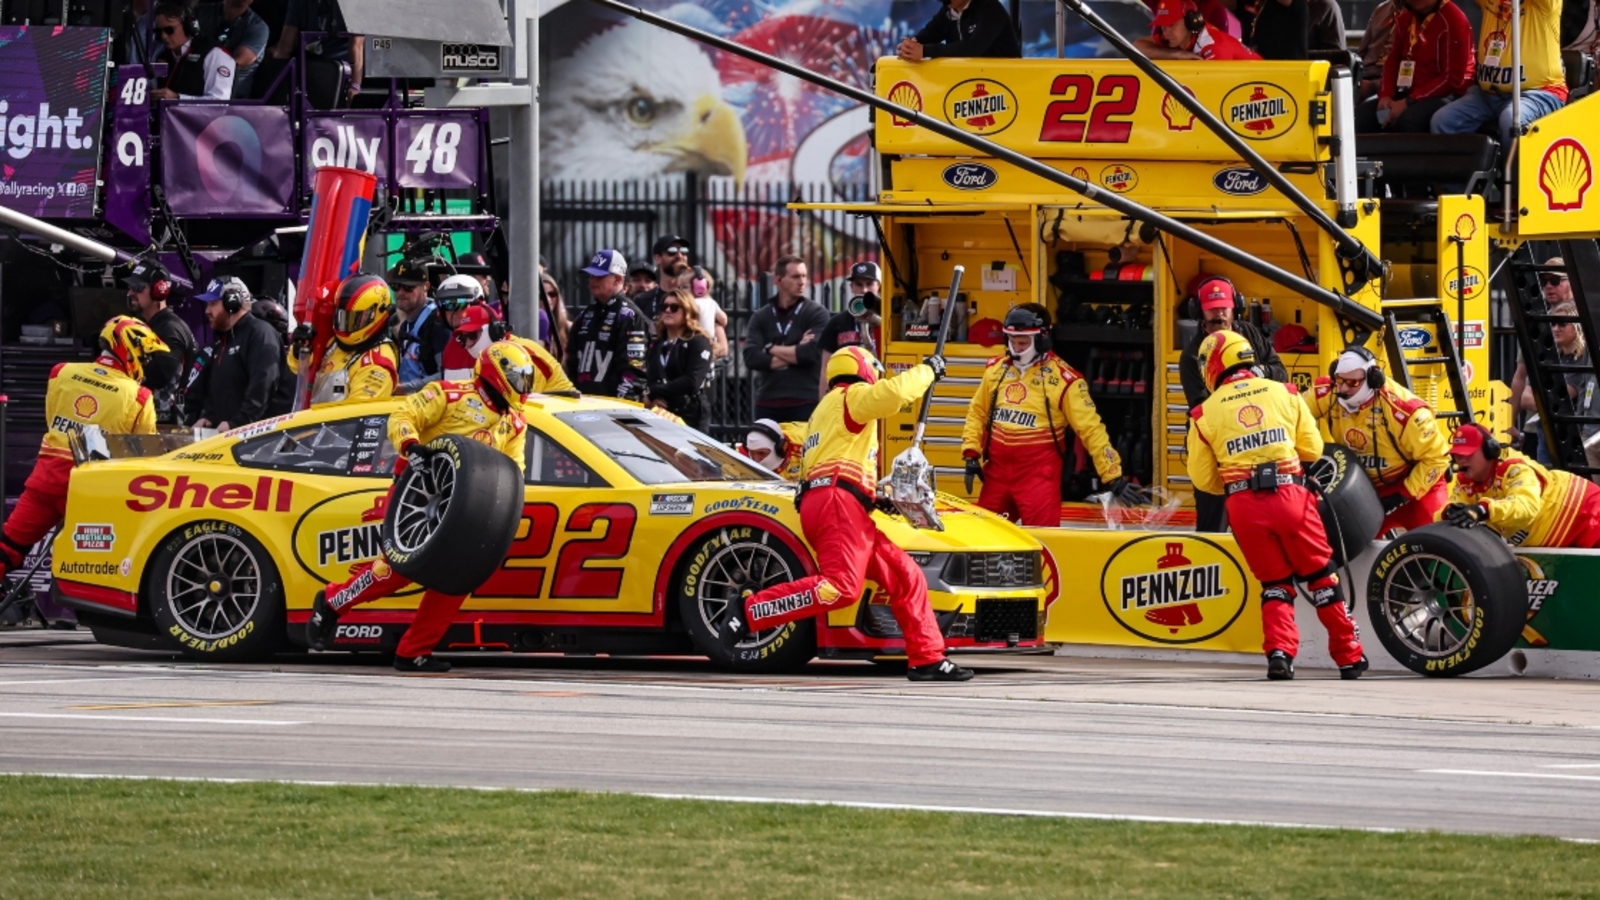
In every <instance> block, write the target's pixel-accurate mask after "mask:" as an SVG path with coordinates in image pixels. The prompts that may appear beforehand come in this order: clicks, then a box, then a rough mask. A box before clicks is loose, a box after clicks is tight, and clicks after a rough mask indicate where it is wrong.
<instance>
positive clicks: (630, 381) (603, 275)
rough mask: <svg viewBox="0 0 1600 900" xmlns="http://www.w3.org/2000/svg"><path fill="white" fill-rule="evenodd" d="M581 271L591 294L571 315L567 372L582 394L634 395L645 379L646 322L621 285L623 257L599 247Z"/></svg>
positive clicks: (640, 392)
mask: <svg viewBox="0 0 1600 900" xmlns="http://www.w3.org/2000/svg"><path fill="white" fill-rule="evenodd" d="M583 272H584V274H585V275H588V276H589V295H590V297H591V298H593V299H592V300H591V302H590V303H589V305H588V306H585V307H584V308H583V310H582V311H581V312H579V313H578V315H577V317H576V318H575V319H573V320H572V331H571V334H570V336H569V337H568V340H567V359H566V370H567V374H568V375H570V376H571V378H572V382H573V384H575V385H577V387H578V390H579V391H582V392H583V393H585V394H598V395H600V396H604V397H629V398H633V399H638V398H639V397H642V396H643V394H644V388H645V383H646V377H645V371H644V354H645V350H646V349H647V348H648V347H649V346H650V322H649V320H648V319H646V318H645V316H644V313H643V312H641V311H640V310H639V307H638V306H636V305H634V302H633V301H632V300H629V299H628V296H627V294H625V293H623V291H622V285H623V281H624V279H625V278H626V277H627V275H628V261H627V260H626V259H624V258H623V256H622V254H621V253H618V252H617V251H615V250H601V251H600V252H599V253H596V254H595V255H594V259H591V260H589V265H588V266H586V267H584V270H583Z"/></svg>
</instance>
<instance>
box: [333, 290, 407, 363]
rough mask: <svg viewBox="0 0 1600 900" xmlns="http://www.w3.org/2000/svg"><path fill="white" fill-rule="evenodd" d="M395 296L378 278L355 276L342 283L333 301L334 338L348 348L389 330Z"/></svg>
mask: <svg viewBox="0 0 1600 900" xmlns="http://www.w3.org/2000/svg"><path fill="white" fill-rule="evenodd" d="M393 314H394V294H392V293H390V292H389V284H388V282H386V281H384V280H383V279H382V278H379V277H378V276H376V275H352V276H350V277H349V278H346V279H345V280H343V281H341V282H339V292H338V293H337V294H335V295H334V298H333V336H334V337H335V338H337V339H338V341H339V343H341V344H344V345H345V346H347V347H356V346H360V345H361V344H365V343H366V342H367V341H370V340H372V338H373V337H374V336H376V335H377V334H378V333H379V332H380V331H382V330H383V329H385V328H387V327H388V326H389V317H390V316H391V315H393Z"/></svg>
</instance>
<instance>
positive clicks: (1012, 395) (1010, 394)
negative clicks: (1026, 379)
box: [1005, 381, 1028, 403]
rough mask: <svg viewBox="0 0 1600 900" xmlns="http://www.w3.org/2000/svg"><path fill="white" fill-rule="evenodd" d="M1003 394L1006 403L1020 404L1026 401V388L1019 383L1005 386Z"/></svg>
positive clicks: (1015, 382) (1014, 382)
mask: <svg viewBox="0 0 1600 900" xmlns="http://www.w3.org/2000/svg"><path fill="white" fill-rule="evenodd" d="M1005 394H1006V402H1007V403H1021V402H1022V401H1024V400H1026V399H1028V388H1027V386H1026V385H1024V384H1023V383H1022V382H1020V381H1013V382H1011V383H1010V384H1008V385H1006V390H1005Z"/></svg>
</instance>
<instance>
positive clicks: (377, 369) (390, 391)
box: [289, 275, 400, 407]
mask: <svg viewBox="0 0 1600 900" xmlns="http://www.w3.org/2000/svg"><path fill="white" fill-rule="evenodd" d="M333 309H334V312H333V341H332V343H330V344H328V348H327V350H326V351H324V352H323V354H322V366H321V367H320V368H319V369H317V375H316V377H315V378H314V379H312V381H311V405H312V406H313V407H316V406H327V405H329V404H333V403H364V402H366V401H369V400H387V399H389V398H390V397H392V396H394V394H395V391H396V389H397V388H398V386H399V382H400V352H399V350H397V349H395V346H394V342H393V341H391V340H389V320H390V319H391V318H393V317H394V295H393V294H391V293H390V292H389V284H388V282H386V281H384V280H383V279H382V278H379V277H378V276H376V275H352V276H350V277H349V278H346V279H345V280H344V281H341V282H339V290H338V292H337V293H336V294H335V295H334V307H333ZM313 337H315V332H314V331H313V329H312V327H311V323H310V322H302V323H300V324H299V325H298V326H296V327H295V330H294V335H293V338H292V346H291V347H290V349H289V371H291V372H294V373H295V374H297V375H298V374H299V372H300V351H301V350H302V349H303V348H309V347H310V346H311V340H312V338H313Z"/></svg>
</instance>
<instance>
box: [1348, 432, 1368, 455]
mask: <svg viewBox="0 0 1600 900" xmlns="http://www.w3.org/2000/svg"><path fill="white" fill-rule="evenodd" d="M1344 443H1345V446H1347V447H1349V448H1350V449H1351V450H1354V451H1356V452H1358V453H1359V452H1361V451H1362V450H1365V449H1367V433H1366V432H1364V431H1362V430H1361V429H1359V428H1349V429H1346V430H1345V433H1344Z"/></svg>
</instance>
